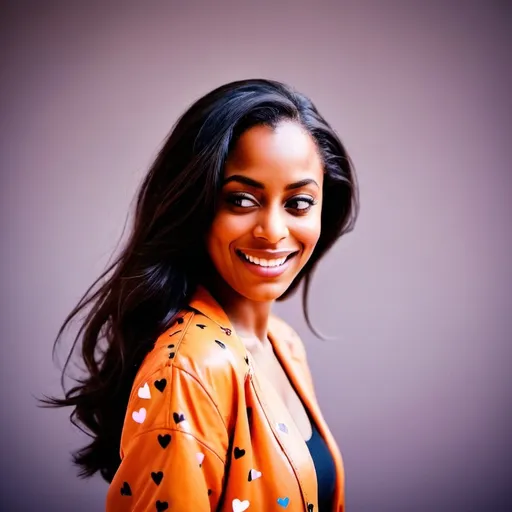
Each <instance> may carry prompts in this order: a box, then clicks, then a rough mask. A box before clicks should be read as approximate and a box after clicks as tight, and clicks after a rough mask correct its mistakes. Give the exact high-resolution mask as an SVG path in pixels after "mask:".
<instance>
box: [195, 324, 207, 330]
mask: <svg viewBox="0 0 512 512" xmlns="http://www.w3.org/2000/svg"><path fill="white" fill-rule="evenodd" d="M196 326H197V327H199V329H204V328H205V327H206V325H204V324H196Z"/></svg>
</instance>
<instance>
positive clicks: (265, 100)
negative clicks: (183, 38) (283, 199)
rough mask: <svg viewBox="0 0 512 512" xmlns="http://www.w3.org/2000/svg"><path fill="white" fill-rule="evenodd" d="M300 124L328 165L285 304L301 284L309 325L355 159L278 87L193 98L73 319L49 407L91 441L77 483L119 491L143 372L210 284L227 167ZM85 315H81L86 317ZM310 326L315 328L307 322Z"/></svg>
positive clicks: (351, 204) (347, 211)
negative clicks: (80, 367) (315, 236)
mask: <svg viewBox="0 0 512 512" xmlns="http://www.w3.org/2000/svg"><path fill="white" fill-rule="evenodd" d="M285 119H286V120H293V121H295V122H297V123H300V124H301V125H302V126H303V127H304V128H305V129H306V130H307V131H308V133H309V134H310V135H311V136H312V137H313V138H314V140H315V141H316V144H317V147H318V150H319V152H320V155H321V158H322V160H323V165H324V170H325V176H324V185H323V188H324V190H323V207H322V228H321V234H320V238H319V241H318V243H317V246H316V248H315V250H314V252H313V255H312V256H311V258H310V259H309V261H308V263H307V264H306V265H305V267H304V268H303V269H302V271H301V272H300V274H299V275H298V276H297V277H296V279H295V280H294V281H293V283H292V284H291V286H290V287H289V288H288V290H287V291H286V293H285V294H284V295H283V296H281V297H280V299H279V300H282V299H284V298H286V297H288V296H289V295H290V294H292V293H293V292H294V291H295V290H296V288H297V286H298V285H299V283H300V282H301V281H302V280H304V288H303V304H304V311H305V315H306V320H307V321H308V324H309V325H310V322H309V316H308V314H307V297H308V290H309V283H310V278H311V272H312V270H313V269H314V268H315V266H316V264H317V263H318V261H319V260H320V258H321V257H322V256H323V255H324V254H325V252H326V251H327V250H328V249H329V248H330V247H331V246H332V245H333V243H334V242H335V241H336V240H337V239H338V238H339V237H340V236H342V235H343V234H344V233H347V232H348V231H350V230H352V229H353V226H354V222H355V219H356V217H357V211H358V191H357V185H356V179H355V174H354V169H353V166H352V164H351V160H350V158H349V156H348V154H347V152H346V150H345V148H344V146H343V145H342V143H341V141H340V140H339V138H338V137H337V135H336V133H335V132H334V131H333V129H332V128H331V127H330V126H329V124H328V123H327V122H326V121H325V120H324V119H323V117H322V116H321V115H320V114H319V113H318V111H317V109H316V108H315V106H314V105H313V103H312V102H311V101H310V100H309V99H308V98H306V97H305V96H304V95H302V94H300V93H298V92H296V91H294V90H293V89H291V88H290V87H288V86H286V85H284V84H282V83H279V82H276V81H271V80H262V79H255V80H244V81H237V82H232V83H229V84H226V85H223V86H221V87H219V88H217V89H215V90H213V91H212V92H210V93H208V94H207V95H205V96H204V97H202V98H200V99H199V100H198V101H196V102H195V103H194V104H193V105H192V106H191V107H190V108H189V109H188V110H187V111H186V112H185V113H184V114H183V116H182V117H181V118H180V119H179V120H178V122H177V123H176V125H175V126H174V128H173V130H172V131H171V133H170V135H169V137H168V138H167V140H166V141H165V142H164V144H163V147H162V148H161V150H160V152H159V154H158V156H157V157H156V159H155V161H154V163H153V165H152V166H151V168H150V170H149V172H148V174H147V176H146V177H145V179H144V181H143V183H142V185H141V188H140V191H139V193H138V197H137V202H136V206H135V212H134V219H133V226H132V230H131V233H130V235H129V238H128V240H127V242H126V244H125V246H124V248H123V250H122V251H121V252H120V254H119V255H118V256H117V257H116V258H115V260H114V261H113V262H112V263H111V264H110V265H109V266H108V268H107V269H106V270H105V271H104V272H103V274H102V275H101V276H100V277H99V278H98V279H97V280H96V281H95V282H94V283H93V284H92V286H91V287H90V288H89V289H88V290H87V292H86V293H85V294H84V296H83V297H82V298H81V300H80V301H79V302H78V304H77V305H76V307H75V308H74V309H73V310H72V311H71V313H70V314H69V315H68V316H67V318H66V319H65V321H64V323H63V325H62V327H61V328H60V330H59V332H58V334H57V338H56V340H55V345H54V351H55V348H56V346H57V344H58V342H59V340H60V339H61V337H62V334H63V332H64V330H65V329H66V328H67V327H68V326H69V324H70V323H71V322H72V321H73V320H76V319H78V317H80V328H79V330H78V333H77V335H76V337H75V339H74V342H73V346H72V348H71V351H70V353H69V355H68V358H67V360H66V363H65V365H64V369H63V373H62V385H63V388H64V393H65V395H64V396H65V397H64V398H46V399H44V400H42V402H43V404H44V405H45V406H53V407H66V406H70V407H73V411H72V413H71V416H70V419H71V421H72V423H73V424H74V425H76V426H78V427H79V428H80V429H81V430H83V431H85V432H87V433H88V434H89V435H90V436H91V438H92V441H91V442H90V444H88V445H87V446H85V447H83V448H82V449H80V450H78V451H77V452H76V453H74V454H73V459H74V462H75V464H77V465H78V466H79V468H80V473H79V474H80V476H84V477H85V476H91V475H93V474H95V473H96V472H97V471H100V473H101V475H102V476H103V478H104V479H105V480H107V482H110V481H111V480H112V478H113V476H114V474H115V472H116V470H117V468H118V467H119V464H120V458H119V445H120V438H121V430H122V426H123V421H124V415H125V411H126V407H127V402H128V398H129V394H130V390H131V387H132V385H133V380H134V378H135V376H136V373H137V370H138V368H139V366H140V364H141V362H142V360H143V358H144V357H145V355H146V354H147V353H148V351H149V350H150V349H151V347H152V345H153V344H154V342H155V340H156V338H157V337H158V336H159V335H160V334H161V333H162V332H163V331H164V330H166V328H168V326H169V324H170V322H171V321H172V319H173V317H174V316H175V315H176V313H177V312H178V311H179V310H181V309H183V308H184V307H186V305H187V303H188V301H189V299H190V297H191V295H192V294H193V293H194V290H195V288H196V286H197V285H198V284H199V283H200V282H201V280H202V278H203V276H202V275H201V273H200V272H199V269H204V268H206V267H205V263H207V258H206V254H205V250H204V247H203V243H202V241H203V235H204V234H205V232H206V231H207V230H208V227H209V223H210V221H211V219H212V218H213V215H214V212H215V208H216V199H217V195H218V191H219V186H220V182H221V178H222V174H223V169H224V165H225V162H226V159H227V158H228V155H229V154H230V151H231V150H232V149H233V147H234V145H235V144H236V141H237V140H238V138H239V137H240V135H241V134H242V133H243V132H244V131H245V130H247V129H249V128H250V127H252V126H255V125H267V126H270V127H272V128H273V127H275V126H276V125H277V124H278V123H279V122H280V121H282V120H285ZM82 315H84V318H82ZM310 326H311V325H310ZM78 342H81V358H82V359H83V362H84V363H85V368H86V372H85V373H86V376H85V377H84V378H82V379H75V381H76V385H75V386H74V387H72V388H71V389H69V390H68V391H66V390H65V386H64V378H65V374H66V369H67V367H68V364H69V362H70V358H71V356H72V354H73V352H74V349H75V347H76V345H77V343H78Z"/></svg>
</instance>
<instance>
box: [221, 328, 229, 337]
mask: <svg viewBox="0 0 512 512" xmlns="http://www.w3.org/2000/svg"><path fill="white" fill-rule="evenodd" d="M221 329H222V330H223V331H224V332H225V333H226V334H227V335H228V336H231V329H230V328H229V327H221Z"/></svg>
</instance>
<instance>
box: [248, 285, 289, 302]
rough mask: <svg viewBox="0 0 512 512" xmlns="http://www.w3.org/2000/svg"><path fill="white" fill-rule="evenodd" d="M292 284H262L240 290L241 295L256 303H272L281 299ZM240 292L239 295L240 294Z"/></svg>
mask: <svg viewBox="0 0 512 512" xmlns="http://www.w3.org/2000/svg"><path fill="white" fill-rule="evenodd" d="M290 285H291V283H262V284H260V285H255V286H251V287H247V288H245V289H244V290H240V292H243V293H241V295H243V296H244V297H246V298H247V299H249V300H252V301H254V302H272V301H275V300H276V299H278V298H279V297H281V295H283V293H285V292H286V290H287V289H288V288H289V287H290ZM240 292H239V293H240Z"/></svg>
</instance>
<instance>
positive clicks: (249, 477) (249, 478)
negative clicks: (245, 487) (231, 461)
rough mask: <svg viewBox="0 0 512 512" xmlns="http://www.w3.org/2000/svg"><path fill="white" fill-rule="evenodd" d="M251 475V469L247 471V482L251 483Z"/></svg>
mask: <svg viewBox="0 0 512 512" xmlns="http://www.w3.org/2000/svg"><path fill="white" fill-rule="evenodd" d="M251 473H252V469H251V470H249V476H248V477H247V480H249V482H252V475H251Z"/></svg>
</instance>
